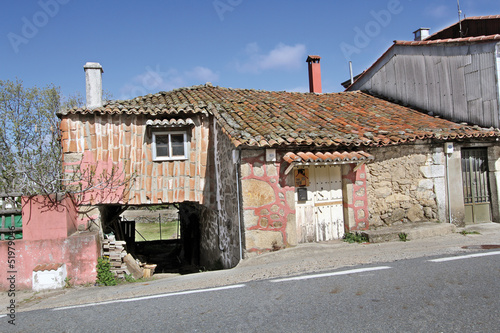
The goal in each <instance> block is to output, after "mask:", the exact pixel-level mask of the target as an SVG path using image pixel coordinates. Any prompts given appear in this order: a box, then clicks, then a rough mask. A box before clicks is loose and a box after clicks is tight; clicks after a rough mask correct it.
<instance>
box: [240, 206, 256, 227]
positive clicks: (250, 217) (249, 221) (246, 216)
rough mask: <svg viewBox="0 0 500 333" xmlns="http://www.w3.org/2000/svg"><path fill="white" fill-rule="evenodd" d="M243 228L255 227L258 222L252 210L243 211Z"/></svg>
mask: <svg viewBox="0 0 500 333" xmlns="http://www.w3.org/2000/svg"><path fill="white" fill-rule="evenodd" d="M243 221H244V224H245V228H251V227H255V226H256V225H257V224H258V222H259V217H258V216H256V215H255V213H254V210H253V209H245V211H244V212H243Z"/></svg>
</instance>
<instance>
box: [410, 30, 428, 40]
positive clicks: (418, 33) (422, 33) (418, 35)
mask: <svg viewBox="0 0 500 333" xmlns="http://www.w3.org/2000/svg"><path fill="white" fill-rule="evenodd" d="M430 30H431V29H429V28H419V29H417V30H415V31H413V34H414V35H415V38H414V40H415V41H422V40H424V39H426V38H427V37H429V36H430V32H429V31H430Z"/></svg>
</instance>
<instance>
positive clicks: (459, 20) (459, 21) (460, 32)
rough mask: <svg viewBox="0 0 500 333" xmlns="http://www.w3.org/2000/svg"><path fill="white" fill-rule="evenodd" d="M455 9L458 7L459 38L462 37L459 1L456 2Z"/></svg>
mask: <svg viewBox="0 0 500 333" xmlns="http://www.w3.org/2000/svg"><path fill="white" fill-rule="evenodd" d="M457 7H458V29H459V30H458V33H459V34H460V37H463V36H464V35H463V33H462V11H461V10H460V0H457Z"/></svg>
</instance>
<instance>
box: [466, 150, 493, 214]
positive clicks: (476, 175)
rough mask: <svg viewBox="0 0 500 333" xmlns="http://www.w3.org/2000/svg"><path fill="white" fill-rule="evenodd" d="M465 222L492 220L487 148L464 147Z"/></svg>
mask: <svg viewBox="0 0 500 333" xmlns="http://www.w3.org/2000/svg"><path fill="white" fill-rule="evenodd" d="M462 181H463V191H464V205H465V223H479V222H490V221H491V214H490V211H491V209H490V201H491V200H490V191H489V179H488V154H487V149H486V148H473V149H471V148H466V149H462Z"/></svg>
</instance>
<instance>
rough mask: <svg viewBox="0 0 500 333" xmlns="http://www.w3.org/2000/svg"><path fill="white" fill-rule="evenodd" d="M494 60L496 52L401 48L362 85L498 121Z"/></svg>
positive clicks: (463, 116)
mask: <svg viewBox="0 0 500 333" xmlns="http://www.w3.org/2000/svg"><path fill="white" fill-rule="evenodd" d="M436 54H437V52H436ZM495 62H496V57H495V55H494V54H493V53H491V52H489V53H478V54H466V55H453V56H441V55H425V56H423V55H421V54H420V55H411V54H397V55H394V56H393V57H392V58H391V59H390V60H389V61H388V62H387V63H386V64H385V65H384V66H383V67H381V68H380V70H379V71H378V72H377V73H375V75H373V77H372V78H371V79H370V80H368V81H367V82H366V83H365V84H364V85H363V86H362V87H361V89H362V90H368V91H371V92H373V93H375V94H378V95H382V96H386V97H389V98H394V99H396V100H398V101H400V102H402V103H404V104H406V105H410V106H414V107H417V108H421V109H423V110H428V111H430V112H432V113H433V114H435V115H441V116H443V117H445V118H448V119H451V120H454V121H456V122H468V123H472V124H478V125H481V126H486V127H490V126H493V127H499V126H500V122H499V116H498V112H499V110H498V104H499V102H498V98H499V97H498V95H499V89H498V86H497V83H496V75H497V71H496V67H495Z"/></svg>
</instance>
